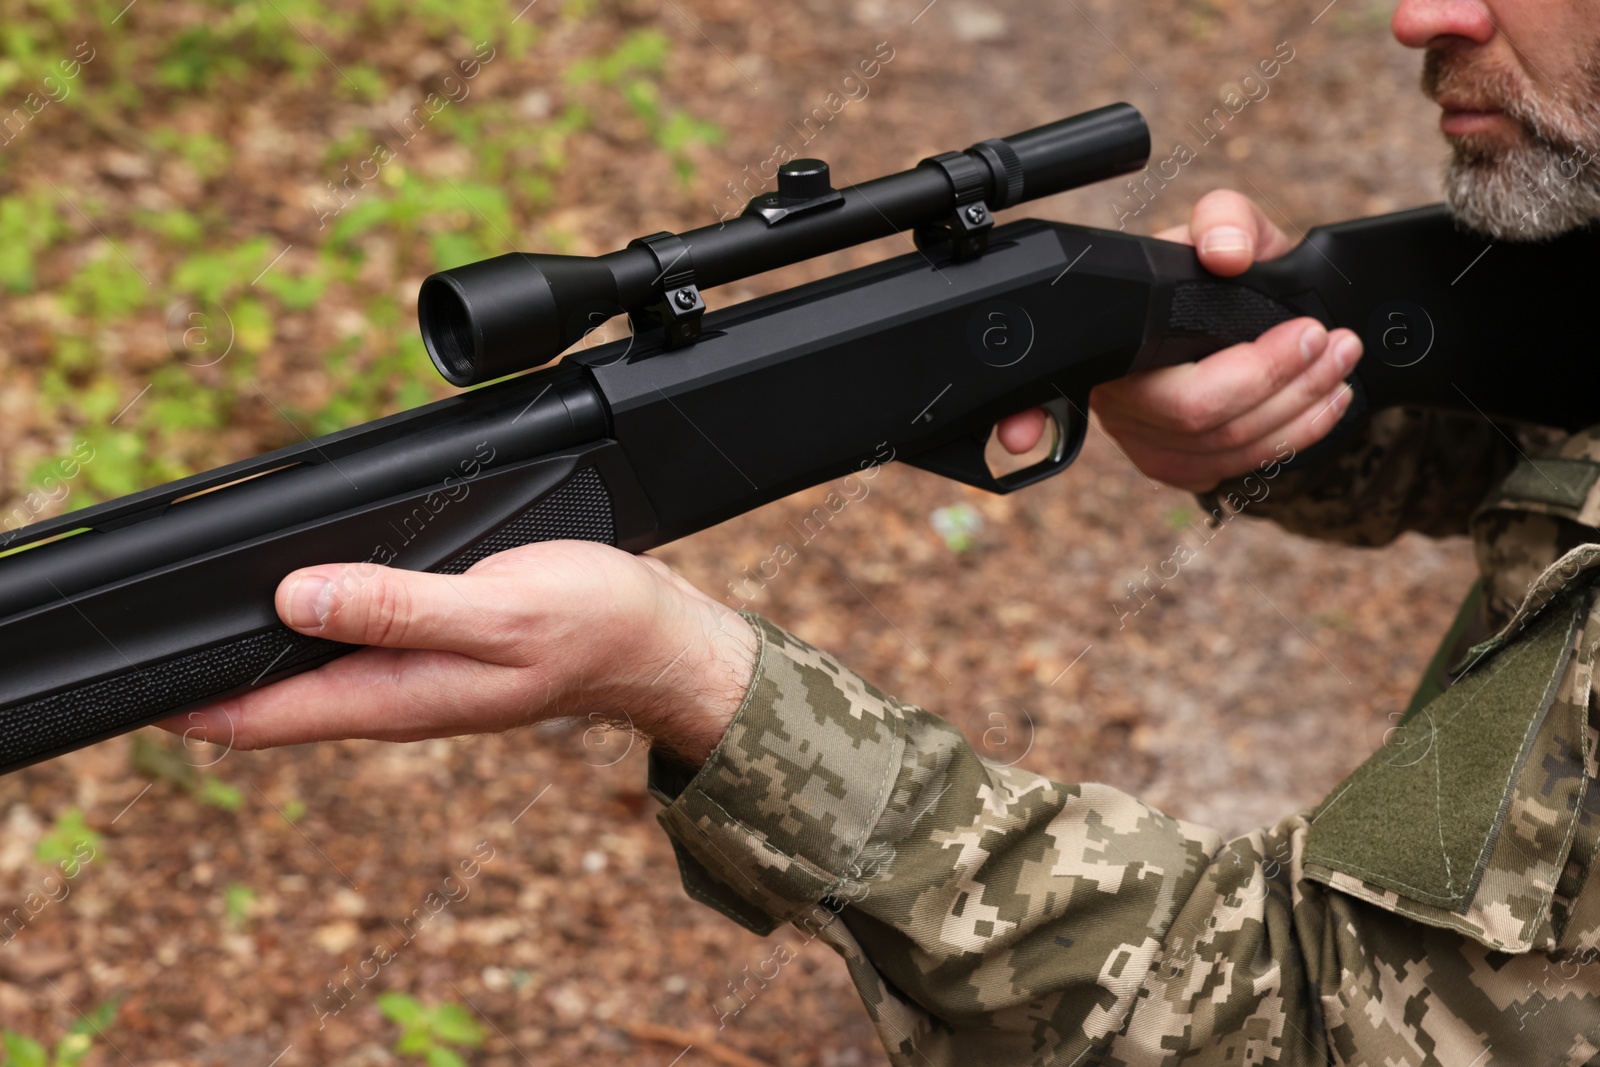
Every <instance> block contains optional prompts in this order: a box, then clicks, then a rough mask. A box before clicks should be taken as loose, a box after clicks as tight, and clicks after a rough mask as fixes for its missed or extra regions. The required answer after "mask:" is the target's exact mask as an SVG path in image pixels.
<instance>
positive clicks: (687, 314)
mask: <svg viewBox="0 0 1600 1067" xmlns="http://www.w3.org/2000/svg"><path fill="white" fill-rule="evenodd" d="M635 246H637V247H640V248H643V249H644V250H645V251H647V252H649V253H650V254H651V255H652V256H654V257H655V261H656V276H655V281H654V282H653V283H652V284H653V287H654V289H653V295H654V299H653V300H652V301H651V302H649V303H644V304H640V305H638V306H636V307H630V308H628V319H629V320H630V321H631V323H632V325H633V332H634V334H635V335H638V334H640V333H643V332H644V331H646V330H650V329H654V328H657V327H659V328H660V329H661V331H662V337H663V346H664V347H666V348H682V347H683V346H684V345H689V344H693V343H694V342H695V341H698V340H699V339H700V320H701V319H702V318H703V317H704V315H705V312H706V302H705V300H704V299H703V298H702V297H701V295H700V287H699V286H698V285H696V284H695V278H694V259H693V257H691V256H690V255H689V246H688V245H686V244H684V243H683V239H682V238H681V237H679V236H678V235H677V234H675V233H672V232H670V231H668V230H662V231H661V232H660V233H652V234H650V235H649V236H648V237H636V238H634V239H633V240H631V241H629V242H628V247H629V248H633V247H635Z"/></svg>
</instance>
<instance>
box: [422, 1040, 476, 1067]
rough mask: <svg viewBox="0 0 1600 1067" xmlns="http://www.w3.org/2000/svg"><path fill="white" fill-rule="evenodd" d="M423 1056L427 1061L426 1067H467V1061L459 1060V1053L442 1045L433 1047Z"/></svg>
mask: <svg viewBox="0 0 1600 1067" xmlns="http://www.w3.org/2000/svg"><path fill="white" fill-rule="evenodd" d="M424 1056H425V1058H426V1059H427V1061H428V1067H467V1061H466V1060H464V1059H462V1058H461V1055H460V1053H457V1052H455V1051H453V1050H451V1049H447V1048H445V1047H444V1046H443V1045H435V1046H433V1047H432V1048H430V1049H429V1050H428V1051H427V1052H426V1053H425V1054H424Z"/></svg>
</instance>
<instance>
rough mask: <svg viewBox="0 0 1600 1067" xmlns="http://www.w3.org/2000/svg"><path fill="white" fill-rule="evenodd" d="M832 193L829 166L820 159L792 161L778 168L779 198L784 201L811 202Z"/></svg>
mask: <svg viewBox="0 0 1600 1067" xmlns="http://www.w3.org/2000/svg"><path fill="white" fill-rule="evenodd" d="M832 191H833V185H832V183H831V181H830V179H829V178H828V165H827V164H826V163H824V162H823V161H822V160H820V159H791V160H790V161H789V162H787V163H785V164H783V165H782V166H780V167H779V168H778V196H779V197H781V198H782V199H784V200H810V199H812V198H814V197H818V196H826V195H828V194H829V193H831V192H832Z"/></svg>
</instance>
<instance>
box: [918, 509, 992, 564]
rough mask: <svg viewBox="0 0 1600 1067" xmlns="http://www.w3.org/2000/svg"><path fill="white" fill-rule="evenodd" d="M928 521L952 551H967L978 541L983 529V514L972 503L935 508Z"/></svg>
mask: <svg viewBox="0 0 1600 1067" xmlns="http://www.w3.org/2000/svg"><path fill="white" fill-rule="evenodd" d="M928 522H929V524H930V525H932V527H933V530H934V532H935V533H937V534H938V535H939V536H940V537H941V538H942V539H943V540H944V543H945V546H946V547H948V548H949V549H950V551H952V552H965V551H967V550H968V549H970V548H972V547H973V546H974V545H976V544H977V543H978V541H977V538H978V533H979V532H980V531H981V530H982V529H983V515H982V514H981V513H979V511H978V509H977V508H975V507H973V506H972V505H970V504H951V505H950V506H949V507H947V508H935V509H934V511H933V514H932V515H930V516H929V517H928Z"/></svg>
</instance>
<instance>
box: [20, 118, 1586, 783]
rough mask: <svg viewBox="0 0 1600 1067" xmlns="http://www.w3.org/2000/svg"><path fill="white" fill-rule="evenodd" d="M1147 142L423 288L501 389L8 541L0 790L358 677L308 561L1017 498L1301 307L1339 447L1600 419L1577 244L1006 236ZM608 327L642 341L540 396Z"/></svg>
mask: <svg viewBox="0 0 1600 1067" xmlns="http://www.w3.org/2000/svg"><path fill="white" fill-rule="evenodd" d="M1149 149H1150V137H1149V131H1148V130H1147V128H1146V126H1145V123H1144V120H1143V118H1142V117H1141V116H1140V115H1139V113H1138V111H1136V110H1135V109H1134V108H1133V107H1131V106H1128V105H1126V104H1116V105H1112V106H1110V107H1104V108H1100V109H1098V110H1096V111H1091V112H1087V113H1085V114H1082V115H1079V116H1076V117H1073V118H1068V119H1064V120H1062V121H1059V122H1054V123H1051V124H1049V125H1046V126H1041V127H1038V128H1036V129H1033V130H1028V131H1026V132H1024V133H1019V134H1016V135H1014V136H1011V137H1005V138H999V139H994V140H987V141H981V142H979V143H977V144H975V145H973V146H972V147H971V148H969V149H967V150H966V151H964V152H949V153H945V154H943V155H938V156H934V157H931V158H929V159H926V160H923V161H922V162H921V163H919V164H918V165H917V166H915V167H913V168H911V169H910V170H906V171H903V172H901V173H898V174H893V175H890V176H888V177H884V178H879V179H876V180H874V181H865V182H860V183H857V184H854V185H848V186H844V187H839V188H836V187H834V185H833V183H832V181H831V179H830V177H829V172H828V168H827V166H826V164H824V163H822V162H820V161H817V160H801V159H796V160H791V161H789V162H787V163H785V164H784V165H783V167H782V170H781V171H780V172H779V174H778V175H777V179H778V181H777V191H776V192H773V193H768V194H765V195H761V196H757V197H755V198H754V199H753V200H751V201H750V203H749V205H748V207H747V208H746V210H745V212H744V213H743V214H742V215H739V216H737V217H735V218H731V219H724V220H722V221H721V222H719V223H717V224H715V225H710V226H706V227H704V228H701V229H697V230H692V231H690V232H687V233H682V234H671V233H658V234H653V235H651V236H648V237H642V238H639V239H638V240H635V241H632V242H630V243H629V245H628V246H627V247H626V248H624V249H621V250H619V251H616V252H612V253H609V254H607V255H603V256H599V257H595V258H587V257H581V256H564V255H544V254H522V253H511V254H508V255H503V256H499V257H497V258H494V259H490V260H486V261H483V262H480V263H473V264H469V265H467V266H463V267H458V268H455V269H453V270H447V271H443V272H441V273H438V274H434V275H432V276H431V277H429V278H427V279H426V280H425V281H424V282H423V284H422V288H421V291H420V293H419V295H418V317H419V319H420V324H421V328H422V334H423V338H424V341H425V343H426V346H427V350H428V353H429V355H430V357H431V358H432V360H433V362H434V363H435V365H436V366H437V367H438V369H439V371H440V372H441V373H442V374H443V375H444V377H445V378H446V379H448V380H449V381H450V382H452V383H453V384H455V385H458V386H470V385H478V384H479V383H484V382H488V381H490V380H492V379H497V378H506V380H504V381H499V382H496V383H495V384H491V385H485V386H483V387H482V388H475V389H471V390H469V391H466V392H463V393H460V394H458V395H455V396H452V397H449V398H447V399H444V400H440V401H438V402H436V403H432V404H427V405H425V406H422V407H419V408H415V409H413V410H410V411H404V412H401V413H399V414H395V415H391V416H389V417H387V418H383V419H379V420H377V421H375V422H370V423H366V424H364V425H360V426H355V427H351V428H349V429H346V430H341V431H339V432H337V433H333V434H329V435H327V436H325V437H321V438H317V439H315V440H308V441H306V442H304V443H301V444H296V445H291V446H289V447H287V448H281V449H278V450H277V451H275V452H270V453H268V454H266V455H263V456H259V457H257V458H255V459H248V460H244V461H242V462H239V463H233V464H230V465H228V466H225V467H221V468H218V469H217V470H213V471H208V472H206V473H203V474H197V475H194V476H193V477H190V478H184V479H182V480H180V481H176V482H172V483H170V484H168V485H164V486H159V487H157V488H153V489H147V490H145V491H143V492H139V493H134V494H132V495H130V496H126V497H123V498H121V499H117V500H111V501H107V502H105V503H103V504H98V505H95V506H93V507H89V508H85V509H82V510H80V511H76V512H73V513H71V514H67V515H63V516H61V517H59V518H52V519H48V520H46V521H43V522H38V523H34V524H32V525H30V526H26V527H23V528H21V529H19V530H17V531H16V532H15V534H14V535H13V536H12V537H10V538H9V539H0V541H3V543H0V548H7V549H13V550H16V549H21V551H11V552H10V553H9V554H7V555H5V556H4V557H0V649H3V650H4V654H3V662H0V772H4V771H9V770H13V769H15V768H17V767H21V766H24V765H26V764H29V763H32V762H35V761H38V760H42V759H46V758H49V757H51V756H54V755H58V754H60V753H63V752H67V751H69V750H72V749H75V748H78V747H80V746H83V745H87V744H90V743H91V742H94V741H98V740H100V739H102V738H106V737H110V736H112V735H115V734H118V733H121V732H123V731H126V730H129V729H132V728H134V727H136V726H139V725H141V724H144V723H148V722H150V721H152V720H154V719H157V718H161V717H164V716H168V715H171V714H173V713H175V712H179V711H182V710H184V709H187V708H192V707H196V706H200V705H203V704H206V703H209V702H212V701H214V700H217V699H219V698H223V697H226V696H230V695H233V694H237V693H240V692H242V691H245V690H248V689H251V688H253V687H257V686H262V685H268V684H271V683H272V682H274V681H277V680H279V679H281V678H284V677H286V676H288V675H291V674H294V673H297V672H300V671H304V670H308V669H310V668H312V667H315V666H317V665H319V664H321V663H325V662H327V661H328V660H330V659H332V658H334V657H336V656H338V655H341V654H343V653H346V652H350V651H352V650H353V649H354V648H355V647H357V646H354V645H348V644H340V643H337V642H333V641H328V640H324V639H320V638H315V637H308V636H305V635H302V634H298V633H296V632H294V631H292V630H289V629H287V628H286V627H284V626H283V625H282V624H281V623H280V622H279V621H278V618H277V614H276V612H275V611H274V608H273V593H274V590H275V588H276V587H277V585H278V583H279V581H280V580H281V579H282V578H283V577H284V576H285V575H286V574H288V573H289V572H290V571H292V570H294V569H296V568H298V567H303V566H307V565H311V564H319V563H329V562H360V561H367V562H372V563H381V564H388V565H392V566H396V567H406V568H411V569H417V570H429V571H437V572H442V573H460V572H462V571H465V570H466V569H468V568H469V567H471V566H472V565H473V564H474V563H476V562H477V561H479V560H481V559H483V558H484V557H486V556H488V555H490V554H492V553H496V552H500V551H503V550H506V549H509V548H512V547H515V546H517V545H523V544H528V543H530V542H534V541H543V540H553V539H558V538H583V539H587V540H591V541H601V542H605V543H607V544H611V545H615V546H617V547H619V548H623V549H626V550H628V551H632V552H640V551H644V550H646V549H649V548H652V547H654V546H656V545H660V544H662V543H664V542H667V541H670V540H673V539H674V538H678V537H683V536H684V535H686V534H690V533H693V532H695V531H696V530H701V529H705V528H706V527H708V526H712V525H714V524H716V523H719V522H721V521H723V520H724V519H727V518H730V517H732V516H734V515H738V514H741V513H743V512H746V511H749V510H751V509H753V508H755V507H757V506H759V505H761V504H764V503H767V502H768V501H772V500H775V499H777V498H779V497H782V496H784V495H786V494H789V493H793V492H795V491H797V490H801V489H805V488H807V487H810V486H814V485H817V484H819V483H822V482H825V481H828V480H830V479H834V478H837V477H840V476H842V475H847V474H850V473H852V472H855V471H857V470H858V469H861V468H864V467H866V466H868V465H870V464H872V463H874V462H877V461H878V460H879V459H882V458H883V457H884V456H885V455H886V454H892V455H893V456H894V457H895V458H896V459H899V460H903V461H904V462H907V463H910V464H913V465H914V466H918V467H922V468H924V469H926V470H929V471H933V472H935V473H937V474H940V475H944V476H946V477H949V478H953V479H956V480H958V481H961V482H965V483H967V484H969V485H975V486H981V487H983V488H985V489H989V490H992V491H995V492H1011V491H1013V490H1016V489H1019V488H1021V487H1023V486H1026V485H1031V484H1033V483H1034V482H1037V481H1039V480H1040V479H1042V478H1046V477H1048V476H1050V475H1052V474H1056V473H1057V472H1059V471H1061V470H1062V469H1064V468H1065V467H1067V466H1068V465H1069V464H1070V463H1071V462H1072V461H1073V458H1074V457H1075V456H1076V454H1077V452H1078V449H1079V446H1080V445H1081V444H1082V442H1083V438H1084V433H1085V429H1086V421H1085V420H1086V417H1087V411H1088V397H1089V391H1090V389H1091V388H1092V387H1093V386H1094V385H1095V384H1097V383H1099V382H1104V381H1109V380H1111V379H1115V378H1120V377H1123V376H1124V375H1127V374H1130V373H1133V372H1137V371H1143V370H1148V369H1150V368H1154V367H1161V366H1166V365H1170V364H1175V363H1179V362H1183V361H1188V360H1194V359H1198V358H1200V357H1202V356H1204V355H1206V354H1208V353H1210V352H1213V351H1216V350H1217V349H1219V348H1222V347H1225V346H1227V345H1231V344H1234V343H1236V342H1240V341H1246V340H1252V339H1254V338H1255V337H1257V336H1258V335H1259V334H1260V333H1261V332H1262V331H1263V330H1265V329H1267V328H1268V327H1271V326H1273V325H1275V324H1276V323H1279V322H1282V321H1285V320H1287V319H1290V318H1292V317H1296V316H1299V315H1311V316H1314V317H1316V318H1317V319H1320V320H1321V321H1322V322H1323V323H1324V324H1326V325H1327V326H1329V327H1334V326H1346V327H1349V328H1351V329H1353V330H1356V331H1357V332H1358V333H1359V334H1360V335H1361V337H1362V338H1363V340H1364V342H1365V344H1366V348H1367V352H1368V355H1367V357H1366V358H1365V359H1364V360H1363V361H1362V363H1361V364H1360V367H1359V370H1358V371H1357V372H1356V373H1355V375H1354V376H1353V379H1352V382H1351V384H1352V386H1353V389H1354V394H1355V395H1354V400H1353V403H1352V405H1351V407H1350V409H1349V411H1348V412H1347V414H1346V416H1345V418H1344V420H1343V424H1346V425H1347V424H1349V423H1350V422H1352V421H1353V420H1355V419H1357V418H1359V417H1360V416H1361V415H1362V414H1363V413H1365V412H1370V411H1373V410H1377V409H1380V408H1384V407H1389V406H1392V405H1397V404H1405V405H1418V406H1431V407H1438V408H1445V409H1454V410H1460V411H1466V412H1477V413H1478V414H1481V415H1483V416H1485V417H1487V418H1492V419H1495V420H1506V421H1512V422H1525V423H1534V424H1543V425H1550V426H1557V427H1562V428H1564V429H1568V430H1573V429H1578V428H1581V427H1583V426H1587V425H1590V424H1592V423H1594V422H1597V421H1600V419H1597V417H1596V414H1595V412H1596V411H1597V410H1600V393H1597V392H1596V390H1595V389H1594V388H1593V387H1590V386H1586V385H1585V384H1584V381H1585V380H1587V378H1586V377H1585V376H1587V375H1591V374H1592V368H1593V367H1594V365H1595V361H1594V359H1593V356H1592V354H1586V353H1589V349H1590V348H1591V347H1592V346H1591V344H1590V343H1589V342H1587V340H1586V336H1587V335H1586V330H1585V328H1584V327H1583V326H1582V316H1581V315H1579V314H1576V312H1577V311H1578V310H1580V309H1581V308H1583V307H1585V306H1589V304H1588V300H1587V299H1586V298H1588V297H1590V295H1591V292H1590V290H1591V283H1592V279H1593V277H1594V264H1595V263H1596V262H1597V260H1596V259H1595V258H1594V257H1595V253H1596V245H1595V239H1594V237H1593V235H1591V234H1588V233H1579V234H1573V235H1570V236H1567V237H1564V238H1562V239H1560V240H1557V241H1554V242H1549V243H1545V244H1539V245H1531V244H1527V245H1519V244H1506V243H1495V244H1493V245H1491V244H1490V242H1489V241H1488V240H1487V239H1485V238H1483V237H1481V236H1478V235H1475V234H1472V233H1469V232H1464V231H1461V230H1458V229H1457V228H1456V227H1455V226H1454V225H1453V224H1452V222H1451V220H1450V218H1449V216H1448V215H1447V214H1446V213H1445V211H1444V210H1443V209H1442V208H1441V207H1437V206H1436V207H1427V208H1421V209H1418V210H1413V211H1405V212H1400V213H1398V214H1393V215H1387V216H1383V217H1379V218H1371V219H1361V220H1357V221H1353V222H1346V223H1341V224H1338V225H1333V226H1325V227H1320V228H1318V229H1315V230H1313V231H1311V233H1310V234H1309V235H1307V237H1306V239H1305V241H1304V243H1302V244H1301V245H1300V246H1299V247H1298V248H1297V249H1295V250H1294V251H1292V252H1290V253H1289V254H1288V255H1285V256H1283V257H1282V258H1281V259H1278V260H1274V261H1272V262H1269V263H1261V264H1258V265H1256V266H1255V267H1253V268H1252V269H1251V270H1249V271H1248V272H1247V273H1245V274H1244V275H1242V276H1240V277H1237V278H1234V279H1230V280H1222V279H1219V278H1216V277H1213V276H1211V275H1209V274H1208V273H1207V272H1206V271H1205V270H1204V269H1202V268H1201V267H1200V266H1199V263H1198V261H1197V259H1196V256H1195V253H1194V250H1193V249H1191V248H1189V247H1187V246H1185V245H1181V244H1175V243H1171V242H1166V241H1160V240H1156V239H1154V238H1149V237H1140V236H1134V235H1131V234H1127V233H1122V232H1117V231H1112V230H1104V229H1092V228H1089V227H1084V226H1074V225H1067V224H1063V223H1057V222H1042V221H1037V220H1032V219H1021V220H1018V221H1014V222H1009V223H1007V224H1005V225H1000V226H997V225H995V222H994V213H995V212H997V211H1000V210H1003V209H1006V208H1011V207H1014V206H1016V205H1017V204H1020V203H1022V202H1023V201H1026V200H1033V199H1037V198H1040V197H1044V196H1049V195H1051V194H1053V193H1058V192H1062V191H1064V190H1068V189H1073V188H1076V187H1079V186H1083V185H1086V184H1088V183H1091V182H1098V181H1102V180H1105V179H1108V178H1112V177H1115V176H1118V175H1122V174H1126V173H1129V172H1132V171H1135V170H1138V169H1139V168H1141V167H1143V166H1144V165H1145V163H1146V160H1147V159H1148V156H1149ZM907 230H909V231H912V233H913V235H914V241H915V246H916V250H915V251H912V252H908V253H906V254H904V255H900V256H898V257H896V258H893V259H889V260H886V261H884V262H880V263H876V264H874V265H871V266H866V267H862V268H859V269H855V270H850V271H847V272H845V273H843V274H839V275H837V276H834V277H829V278H825V279H822V280H820V281H815V282H812V283H809V284H806V285H801V286H797V287H795V288H792V289H788V290H785V291H782V292H778V293H774V294H772V295H769V296H763V297H760V298H757V299H754V300H749V301H746V302H744V303H741V304H737V305H735V306H732V307H728V308H725V309H722V310H718V311H713V312H707V311H706V307H705V302H704V300H703V298H702V292H703V291H704V290H706V289H708V288H710V287H712V286H717V285H724V284H727V283H729V282H732V281H735V280H737V279H740V278H745V277H748V276H750V275H752V274H757V273H760V272H762V271H767V270H772V269H774V268H777V267H781V266H784V265H786V264H790V263H795V262H798V261H801V260H804V259H808V258H811V257H814V256H818V255H821V254H824V253H827V252H831V251H835V250H838V249H843V248H847V247H849V246H852V245H856V244H859V243H861V242H864V241H868V240H872V239H875V238H880V237H884V236H888V235H891V234H895V233H898V232H902V231H907ZM619 312H626V313H627V315H628V316H629V319H630V320H631V324H632V333H631V335H630V336H629V337H627V338H621V339H618V340H616V341H614V342H611V343H607V344H600V345H598V346H590V347H581V346H580V348H579V349H578V350H577V351H575V352H572V353H569V354H568V355H567V357H566V358H565V359H563V360H561V362H560V363H559V364H557V365H556V366H554V367H551V368H549V369H545V370H533V371H531V372H530V373H521V372H524V371H529V370H530V368H535V367H539V366H541V365H543V364H545V363H548V362H550V361H551V360H553V359H555V357H557V356H558V355H560V354H561V353H562V352H563V351H565V350H567V349H569V348H572V347H573V346H574V345H577V344H579V343H580V342H583V341H584V340H585V338H588V339H589V341H591V342H592V341H593V340H594V338H595V336H596V335H595V334H593V333H592V332H591V331H593V330H594V329H595V327H596V326H597V325H599V324H601V323H604V322H606V321H607V320H609V319H610V318H611V317H612V316H613V315H615V314H617V313H619ZM1513 360H1515V362H1512V361H1513ZM1580 371H1582V372H1583V373H1582V374H1580V373H1579V372H1580ZM508 375H509V376H510V377H506V376H508ZM1580 379H1583V380H1580ZM1034 406H1043V407H1044V408H1045V409H1046V410H1047V411H1048V412H1049V413H1050V414H1051V416H1052V417H1053V419H1054V422H1055V425H1056V429H1055V433H1054V437H1053V443H1052V444H1051V446H1050V448H1049V452H1048V454H1047V455H1046V456H1045V457H1044V458H1043V459H1041V460H1039V461H1038V462H1036V463H1034V464H1033V465H1031V466H1028V467H1026V468H1025V469H1022V470H1019V471H1015V472H1013V473H1010V474H1005V475H996V474H995V473H992V472H991V470H990V469H989V467H988V466H987V465H986V463H985V460H984V446H985V443H986V441H987V440H988V437H989V434H990V431H991V428H992V427H993V426H994V424H995V422H996V420H998V419H1000V418H1002V417H1004V416H1006V415H1010V414H1013V413H1015V412H1018V411H1022V410H1024V409H1027V408H1030V407H1034Z"/></svg>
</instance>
